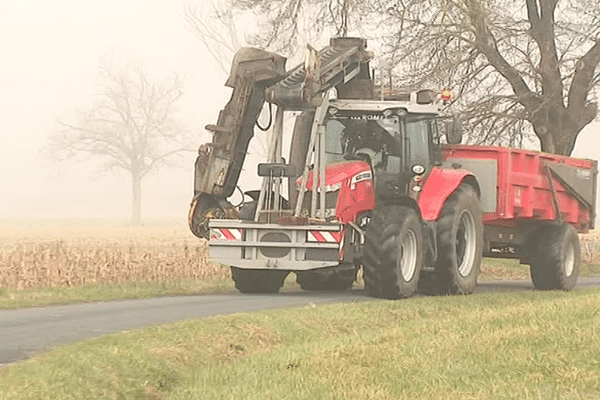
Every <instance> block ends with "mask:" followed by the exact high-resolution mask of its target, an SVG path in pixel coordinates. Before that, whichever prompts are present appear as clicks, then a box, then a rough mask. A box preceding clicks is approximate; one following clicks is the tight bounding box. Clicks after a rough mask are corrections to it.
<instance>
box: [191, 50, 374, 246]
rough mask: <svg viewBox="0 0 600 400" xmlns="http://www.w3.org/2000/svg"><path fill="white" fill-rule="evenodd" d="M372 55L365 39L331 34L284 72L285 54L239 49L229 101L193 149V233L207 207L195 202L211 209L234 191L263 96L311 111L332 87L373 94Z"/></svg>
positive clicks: (348, 93) (346, 93) (347, 93)
mask: <svg viewBox="0 0 600 400" xmlns="http://www.w3.org/2000/svg"><path fill="white" fill-rule="evenodd" d="M371 58H372V53H370V52H368V51H366V40H364V39H359V38H334V39H331V42H330V45H329V46H327V47H325V48H324V49H323V50H321V51H319V52H318V53H317V52H314V51H311V52H310V53H309V54H308V57H307V60H306V61H305V62H304V63H303V64H301V65H299V66H297V67H296V68H294V69H292V70H291V71H290V72H289V73H287V74H286V72H285V61H286V59H285V58H284V57H282V56H279V55H276V54H273V53H269V52H266V51H263V50H259V49H253V48H243V49H241V50H239V51H238V52H237V53H236V55H235V57H234V60H233V64H232V69H231V74H230V76H229V78H228V80H227V82H226V86H230V87H232V88H233V93H232V95H231V99H230V100H229V102H228V103H227V105H226V106H225V108H224V109H223V110H222V111H221V112H220V113H219V119H218V121H217V124H216V125H207V126H206V129H208V130H209V131H211V132H212V133H213V139H212V142H211V143H207V144H204V145H202V146H200V148H199V150H198V158H197V159H196V165H195V177H194V201H193V202H192V210H190V217H191V219H190V225H191V228H192V231H193V232H194V233H197V232H198V229H197V228H196V227H194V226H193V225H198V224H204V221H205V217H204V214H205V212H206V209H207V208H208V207H209V206H208V205H202V204H200V202H199V199H200V198H201V197H204V199H205V203H206V204H210V207H213V206H214V204H215V202H216V203H218V202H223V201H224V200H225V199H226V198H227V197H229V196H231V194H232V193H233V191H234V189H235V187H236V185H237V182H238V179H239V176H240V172H241V169H242V165H243V163H244V159H245V157H246V152H247V150H248V145H249V143H250V139H251V138H252V137H253V136H254V124H255V123H256V120H257V119H258V116H259V114H260V110H261V109H262V107H263V105H264V102H265V101H266V100H268V101H269V102H271V103H274V104H277V106H278V107H280V108H281V109H283V110H307V109H308V110H310V109H314V108H315V107H317V106H318V105H319V104H320V103H321V99H322V96H323V94H324V93H325V92H326V91H328V90H329V89H331V88H333V87H336V88H337V89H338V97H339V98H372V94H373V82H372V80H371V78H370V73H369V66H368V65H369V61H370V60H371ZM206 199H208V200H206ZM192 221H194V222H192ZM202 236H204V233H202Z"/></svg>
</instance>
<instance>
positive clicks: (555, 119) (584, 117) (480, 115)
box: [229, 0, 600, 155]
mask: <svg viewBox="0 0 600 400" xmlns="http://www.w3.org/2000/svg"><path fill="white" fill-rule="evenodd" d="M229 6H230V8H232V9H236V8H237V9H244V10H249V9H250V10H253V11H254V12H256V13H258V14H259V15H262V16H263V17H265V18H266V19H267V21H268V23H267V24H265V25H264V26H265V28H264V30H263V31H262V32H260V34H258V35H255V36H254V41H255V42H256V44H258V45H261V46H264V47H268V48H271V49H275V50H279V49H287V50H288V51H291V50H290V49H294V48H295V46H297V44H298V43H297V37H298V33H300V32H302V30H303V29H306V27H308V28H309V29H310V30H312V32H320V33H322V32H333V33H337V34H340V35H357V34H358V35H361V36H366V37H367V38H369V37H370V38H371V39H372V40H373V41H374V42H375V48H376V49H378V50H379V49H381V50H383V52H382V53H383V56H384V61H383V62H382V64H383V65H384V66H385V69H386V70H390V71H391V70H393V72H394V76H395V78H394V81H395V83H396V85H399V86H402V87H404V88H410V87H426V86H430V87H431V86H432V87H434V88H435V87H436V86H438V88H440V89H441V88H444V87H451V88H452V89H453V91H454V92H455V94H456V95H457V96H456V103H455V106H454V108H455V111H456V110H460V111H461V112H462V116H463V119H464V123H465V125H466V126H467V127H468V128H470V129H469V130H470V131H471V140H472V141H474V142H477V143H488V144H508V145H519V144H520V143H521V142H522V141H523V139H524V137H527V136H529V132H533V133H534V134H535V137H537V138H538V139H539V141H540V144H541V149H542V150H543V151H546V152H551V153H558V154H564V155H569V154H570V153H571V152H572V150H573V147H574V145H575V141H576V139H577V136H578V134H579V132H581V130H582V129H583V128H584V127H585V126H586V125H588V124H589V123H590V122H592V121H593V120H594V119H595V117H596V115H597V103H596V100H597V89H598V87H599V86H600V71H599V68H598V64H599V62H600V4H599V3H598V2H597V1H592V0H560V1H559V0H520V1H519V2H506V1H502V0H487V1H483V0H404V1H397V0H370V1H358V0H326V1H320V0H319V1H317V0H273V1H270V2H264V1H260V0H229ZM364 32H367V34H366V35H364V34H362V33H364Z"/></svg>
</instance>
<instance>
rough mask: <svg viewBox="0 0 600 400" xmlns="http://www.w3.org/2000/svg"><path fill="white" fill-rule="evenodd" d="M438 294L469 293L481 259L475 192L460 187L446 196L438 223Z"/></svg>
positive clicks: (479, 212) (479, 217) (480, 222)
mask: <svg viewBox="0 0 600 400" xmlns="http://www.w3.org/2000/svg"><path fill="white" fill-rule="evenodd" d="M437 243H438V259H437V261H436V264H435V286H436V290H437V292H438V293H439V294H470V293H472V292H473V290H474V289H475V286H476V285H477V278H478V276H479V269H480V266H481V258H482V256H483V219H482V209H481V203H480V202H479V197H478V196H477V193H476V192H475V189H473V187H472V186H471V185H468V184H463V185H461V186H459V187H458V189H457V190H456V191H455V192H454V193H453V194H452V196H450V197H449V199H448V201H447V202H446V204H445V205H444V208H443V209H442V212H441V214H440V217H439V218H438V221H437Z"/></svg>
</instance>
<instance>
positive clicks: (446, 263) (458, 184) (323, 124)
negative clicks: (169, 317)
mask: <svg viewBox="0 0 600 400" xmlns="http://www.w3.org/2000/svg"><path fill="white" fill-rule="evenodd" d="M371 57H372V55H371V53H369V52H367V51H366V42H365V41H364V40H362V39H348V38H341V39H340V38H338V39H333V40H332V42H331V45H330V46H328V47H326V48H325V49H323V50H322V51H320V52H319V53H310V54H309V55H308V57H307V61H306V62H305V63H304V64H303V65H300V66H298V67H297V68H295V69H293V70H291V71H289V72H286V71H285V68H284V64H285V59H283V58H282V57H280V56H277V55H274V54H271V53H267V52H264V51H260V50H256V49H243V50H242V51H240V52H239V53H238V55H237V56H236V59H235V60H234V65H233V68H232V74H231V76H230V78H229V80H228V85H229V86H232V87H233V88H234V92H233V95H232V99H231V100H230V102H229V103H228V105H227V106H226V107H225V109H224V110H223V111H222V112H221V114H220V116H219V122H218V123H217V125H212V126H208V127H207V128H208V129H210V130H211V131H212V132H213V141H212V143H210V144H207V145H203V146H201V148H200V150H199V156H198V159H197V161H196V179H195V195H194V199H193V201H192V207H191V209H190V228H191V230H192V232H194V233H195V234H196V235H197V236H199V237H204V238H206V239H208V240H209V248H210V255H211V258H212V259H213V260H214V261H216V262H219V263H221V264H226V265H229V266H231V271H232V277H233V279H234V281H235V284H236V287H237V288H238V289H239V290H240V291H241V292H244V293H268V292H277V291H278V290H279V288H280V287H281V286H282V285H283V281H284V279H285V278H286V276H287V275H288V274H289V273H290V272H294V273H295V274H296V276H297V282H298V283H299V285H300V286H301V287H302V288H303V289H305V290H346V289H348V288H350V287H352V285H353V282H354V280H355V278H356V276H357V272H358V271H359V269H360V268H362V269H363V277H364V281H365V289H366V291H367V293H368V294H369V295H371V296H374V297H380V298H387V299H398V298H406V297H410V296H412V295H413V294H414V293H415V292H416V291H417V290H420V291H422V292H425V293H429V294H469V293H471V292H472V291H473V289H474V288H475V286H476V285H477V279H478V275H479V271H480V265H481V260H482V257H483V256H484V255H485V256H488V257H505V258H517V259H519V260H521V262H522V263H527V264H530V265H531V276H532V279H533V283H534V286H535V287H536V288H539V289H563V290H569V289H571V288H573V286H574V285H575V282H576V279H577V275H578V269H579V263H580V258H579V257H580V256H579V242H578V235H577V232H587V231H588V230H589V229H591V228H593V225H594V219H595V214H594V210H595V193H596V175H597V164H596V162H595V161H592V160H578V159H573V158H569V157H560V156H555V155H549V154H543V153H539V152H532V151H525V150H516V149H509V148H498V147H477V146H461V145H459V143H460V141H461V136H462V134H461V128H460V123H458V122H457V121H456V120H455V119H445V120H444V119H443V118H441V117H440V116H439V111H440V107H441V106H442V105H443V101H442V99H441V97H440V96H438V95H436V94H435V93H433V92H431V91H427V90H424V91H418V92H411V93H385V92H384V91H383V90H379V93H376V92H377V91H376V90H375V87H374V85H373V80H372V79H371V75H370V68H369V66H368V64H369V60H370V59H371ZM334 88H335V89H336V92H337V98H336V99H330V98H329V94H330V93H332V92H333V89H334ZM265 101H268V102H270V103H271V104H275V105H277V113H276V116H275V122H274V127H273V129H272V134H271V138H272V139H271V143H270V147H269V154H268V162H267V163H263V164H259V165H258V168H257V172H258V175H259V176H261V177H262V186H261V188H260V190H255V191H250V192H246V194H247V195H248V197H249V198H251V200H250V201H248V202H245V203H244V204H243V205H241V206H240V207H233V206H232V205H231V204H230V203H229V201H228V200H227V199H228V197H230V196H231V195H232V193H233V191H234V189H235V186H236V185H237V183H238V179H239V174H240V171H241V169H242V166H243V164H244V160H245V154H246V151H247V148H248V143H249V141H250V139H251V137H252V135H253V127H254V125H255V123H256V120H257V118H258V114H259V112H260V110H261V108H262V107H263V104H264V102H265ZM286 111H293V112H296V113H297V114H298V115H297V117H296V123H295V126H294V129H293V132H292V138H291V144H290V146H289V148H290V149H289V157H288V160H287V162H286V160H285V159H284V158H283V157H282V152H283V149H282V148H283V145H282V143H283V136H284V132H283V131H284V129H283V119H284V112H286ZM442 131H445V132H442ZM444 133H445V134H444ZM443 142H446V143H447V144H443ZM285 183H287V185H286V184H285Z"/></svg>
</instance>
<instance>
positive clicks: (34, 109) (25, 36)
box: [0, 0, 230, 218]
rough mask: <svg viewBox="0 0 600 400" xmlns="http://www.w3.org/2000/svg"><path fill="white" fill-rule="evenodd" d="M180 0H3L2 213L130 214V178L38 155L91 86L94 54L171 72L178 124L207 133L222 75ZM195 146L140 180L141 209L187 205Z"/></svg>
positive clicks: (220, 101) (222, 97) (161, 75)
mask: <svg viewBox="0 0 600 400" xmlns="http://www.w3.org/2000/svg"><path fill="white" fill-rule="evenodd" d="M181 13H182V9H181V3H180V1H169V0H152V1H144V0H120V1H110V0H109V1H106V0H40V1H27V0H14V1H6V0H3V1H1V2H0V38H1V39H0V54H1V55H2V60H3V61H2V63H0V110H1V111H0V113H1V114H0V115H1V116H2V117H1V118H0V121H1V124H0V126H1V127H2V130H1V133H0V135H1V138H2V145H1V146H0V171H1V172H0V187H1V188H2V192H1V194H0V218H6V217H15V216H16V217H29V216H33V217H38V216H39V217H53V216H82V217H96V216H98V217H103V216H117V217H127V216H128V215H129V214H130V210H131V205H130V201H131V200H130V199H131V193H130V192H131V189H130V178H129V176H128V175H127V174H126V173H121V174H118V175H115V174H100V175H99V174H97V173H94V170H93V168H92V166H91V165H88V164H85V163H65V164H62V165H61V166H60V168H57V167H56V166H55V165H52V164H50V163H48V162H47V161H45V160H43V159H42V158H41V157H40V154H39V151H40V149H41V148H42V147H43V146H44V144H45V143H46V142H45V141H46V138H47V136H48V135H49V134H50V132H52V131H53V130H55V129H56V128H57V126H56V119H57V118H61V119H68V117H69V116H70V115H72V113H73V110H75V109H86V108H88V107H89V106H90V105H91V104H92V102H93V99H94V96H95V95H97V93H98V77H97V72H98V62H99V59H100V57H107V56H108V57H112V58H113V59H115V60H121V61H124V62H137V63H139V64H141V65H142V66H143V68H144V69H145V71H147V74H148V75H149V76H151V77H152V78H155V79H157V80H164V79H168V78H169V77H170V76H171V75H172V74H173V73H177V74H178V75H179V76H180V77H181V78H182V81H183V85H184V96H183V97H182V98H181V99H180V101H179V102H178V108H179V114H178V117H179V119H181V121H182V122H183V124H184V125H185V126H186V127H187V128H188V129H190V130H191V131H193V132H197V134H198V144H200V143H201V142H205V141H207V140H210V136H209V135H208V134H207V133H206V132H205V131H204V128H203V127H204V126H205V125H206V124H208V123H214V122H215V121H216V118H217V114H218V111H219V109H220V108H222V106H223V105H224V104H225V102H226V100H227V98H228V97H229V94H230V91H229V89H227V88H225V87H224V86H223V82H224V81H225V79H226V76H225V74H224V73H223V72H221V71H220V70H219V68H218V67H217V65H216V64H215V62H214V61H213V60H212V59H211V58H210V56H209V55H208V54H207V53H206V51H205V50H204V49H203V47H202V45H201V44H200V42H199V41H198V39H196V38H195V36H194V35H193V34H192V33H191V32H190V31H189V29H188V27H187V25H186V23H185V20H184V19H183V18H182V17H181ZM193 162H194V155H193V154H188V155H186V156H185V158H184V159H183V160H182V162H181V164H182V165H183V166H184V168H181V169H172V170H164V171H163V172H161V173H159V174H158V175H153V176H149V177H148V178H146V179H145V181H144V183H143V193H142V196H143V199H142V217H144V216H153V215H154V216H174V215H184V216H185V214H186V213H187V208H188V205H189V201H190V198H191V195H192V179H193V178H192V170H193Z"/></svg>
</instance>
